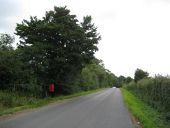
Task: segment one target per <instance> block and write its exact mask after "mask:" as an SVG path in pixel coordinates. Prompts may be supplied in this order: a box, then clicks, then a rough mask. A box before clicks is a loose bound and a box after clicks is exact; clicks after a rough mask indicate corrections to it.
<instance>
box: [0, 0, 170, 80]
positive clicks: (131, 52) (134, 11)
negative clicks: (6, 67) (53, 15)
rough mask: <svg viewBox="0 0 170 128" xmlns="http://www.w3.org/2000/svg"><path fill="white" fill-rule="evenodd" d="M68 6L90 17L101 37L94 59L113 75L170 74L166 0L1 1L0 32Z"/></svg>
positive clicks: (169, 11) (169, 13)
mask: <svg viewBox="0 0 170 128" xmlns="http://www.w3.org/2000/svg"><path fill="white" fill-rule="evenodd" d="M65 5H66V6H67V7H68V9H70V10H71V14H76V15H77V17H78V19H79V20H80V21H81V20H82V18H83V16H85V15H91V16H92V17H93V22H94V23H95V25H96V26H97V27H98V32H99V33H100V34H101V36H102V40H101V41H100V43H99V45H98V47H99V51H98V52H97V53H96V54H95V56H96V57H97V58H99V59H102V60H103V61H104V64H105V67H106V68H107V69H109V70H110V71H112V72H113V73H114V74H115V75H117V76H119V75H124V76H132V77H133V75H134V71H135V70H136V68H141V69H143V70H145V71H148V72H149V73H150V74H151V75H154V74H158V73H159V74H162V75H166V74H170V47H169V46H170V2H169V0H84V1H82V0H0V33H5V32H6V33H11V34H12V33H14V32H15V27H16V23H21V21H22V19H29V16H38V17H39V18H41V17H42V16H44V14H45V11H48V10H52V9H53V7H54V6H65Z"/></svg>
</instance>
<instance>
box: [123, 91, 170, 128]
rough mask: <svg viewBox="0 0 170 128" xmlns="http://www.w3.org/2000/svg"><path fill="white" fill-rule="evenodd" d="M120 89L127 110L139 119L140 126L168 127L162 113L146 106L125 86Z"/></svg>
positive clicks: (152, 127) (148, 127)
mask: <svg viewBox="0 0 170 128" xmlns="http://www.w3.org/2000/svg"><path fill="white" fill-rule="evenodd" d="M121 91H122V94H123V97H124V101H125V103H126V105H127V107H128V109H129V111H130V112H131V113H132V115H133V116H134V117H135V118H136V119H137V120H139V122H140V125H141V127H142V128H170V127H169V126H168V125H167V124H166V123H165V121H164V120H163V114H162V113H160V112H158V111H157V110H155V109H153V108H151V107H150V106H148V105H147V104H146V103H145V102H143V101H142V100H140V99H139V98H138V97H136V96H135V95H134V94H133V93H131V92H129V91H128V90H126V89H125V88H123V89H121Z"/></svg>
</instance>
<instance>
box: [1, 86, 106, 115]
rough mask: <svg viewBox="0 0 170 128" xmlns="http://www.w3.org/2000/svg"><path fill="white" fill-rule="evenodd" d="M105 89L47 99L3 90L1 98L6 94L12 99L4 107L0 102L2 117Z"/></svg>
mask: <svg viewBox="0 0 170 128" xmlns="http://www.w3.org/2000/svg"><path fill="white" fill-rule="evenodd" d="M104 89H105V88H100V89H96V90H90V91H82V92H78V93H74V94H71V95H65V96H57V97H53V98H52V97H48V98H45V99H37V98H34V97H32V98H28V97H21V96H17V95H16V94H10V96H9V94H8V93H7V92H2V91H1V92H0V100H2V97H5V98H6V96H8V97H9V98H8V100H9V99H10V100H9V101H5V102H6V103H5V104H8V106H10V107H4V106H2V105H1V103H0V116H1V117H2V116H6V115H10V114H14V113H16V112H18V111H22V110H26V109H32V108H38V107H42V106H45V105H48V104H50V103H53V102H57V101H62V100H65V99H71V98H74V97H79V96H83V95H88V94H91V93H95V92H98V91H101V90H104ZM12 95H13V96H12ZM11 98H12V99H11ZM12 102H13V103H12ZM18 103H19V104H18ZM10 104H11V105H10Z"/></svg>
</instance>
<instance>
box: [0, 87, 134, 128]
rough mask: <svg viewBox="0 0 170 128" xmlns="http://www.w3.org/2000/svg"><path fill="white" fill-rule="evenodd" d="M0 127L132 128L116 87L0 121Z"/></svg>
mask: <svg viewBox="0 0 170 128" xmlns="http://www.w3.org/2000/svg"><path fill="white" fill-rule="evenodd" d="M0 128H133V124H132V121H131V118H130V115H129V113H128V111H127V109H126V108H125V106H124V103H123V99H122V96H121V92H120V90H119V89H117V88H111V89H106V90H103V91H100V92H97V93H94V94H90V95H87V96H82V97H78V98H74V99H71V100H67V101H64V102H62V103H54V104H51V105H48V106H45V107H42V108H39V109H35V110H32V111H29V112H25V113H22V114H18V115H16V116H13V117H11V118H9V119H1V120H0Z"/></svg>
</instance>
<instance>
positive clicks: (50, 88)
mask: <svg viewBox="0 0 170 128" xmlns="http://www.w3.org/2000/svg"><path fill="white" fill-rule="evenodd" d="M49 91H50V92H54V91H55V86H54V84H53V83H52V84H50V86H49Z"/></svg>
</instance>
